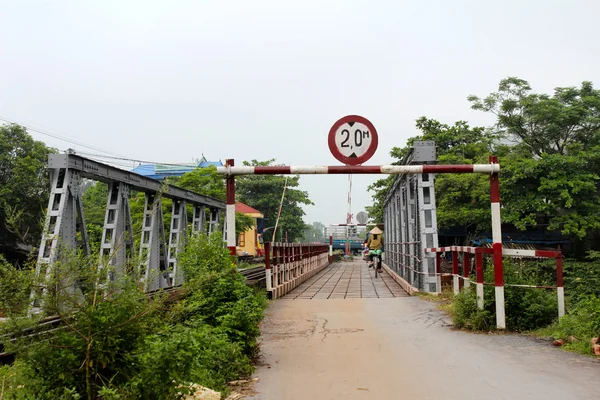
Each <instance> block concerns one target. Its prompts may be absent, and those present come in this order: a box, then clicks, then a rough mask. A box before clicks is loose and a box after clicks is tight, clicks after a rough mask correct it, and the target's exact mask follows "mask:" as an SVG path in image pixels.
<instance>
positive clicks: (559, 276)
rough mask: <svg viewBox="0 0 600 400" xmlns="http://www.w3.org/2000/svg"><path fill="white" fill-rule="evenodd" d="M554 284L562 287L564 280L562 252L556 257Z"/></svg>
mask: <svg viewBox="0 0 600 400" xmlns="http://www.w3.org/2000/svg"><path fill="white" fill-rule="evenodd" d="M556 286H557V287H564V286H565V281H564V280H563V259H562V254H560V255H558V256H557V257H556Z"/></svg>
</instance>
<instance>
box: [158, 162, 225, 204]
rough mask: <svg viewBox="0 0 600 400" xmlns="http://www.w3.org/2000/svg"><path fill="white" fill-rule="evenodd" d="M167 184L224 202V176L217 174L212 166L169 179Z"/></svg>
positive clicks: (215, 168)
mask: <svg viewBox="0 0 600 400" xmlns="http://www.w3.org/2000/svg"><path fill="white" fill-rule="evenodd" d="M169 183H170V184H172V185H175V186H179V187H182V188H184V189H187V190H191V191H192V192H196V193H201V194H203V195H205V196H210V197H213V198H215V199H219V200H223V201H225V176H224V175H220V174H217V167H215V166H212V165H211V166H209V167H207V168H197V169H195V170H193V171H190V172H186V173H185V174H183V176H180V177H172V178H169Z"/></svg>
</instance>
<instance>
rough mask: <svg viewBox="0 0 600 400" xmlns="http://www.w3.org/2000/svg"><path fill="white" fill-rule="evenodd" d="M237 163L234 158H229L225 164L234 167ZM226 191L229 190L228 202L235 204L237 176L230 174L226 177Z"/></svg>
mask: <svg viewBox="0 0 600 400" xmlns="http://www.w3.org/2000/svg"><path fill="white" fill-rule="evenodd" d="M234 164H235V162H234V160H233V159H228V160H225V166H226V167H233V166H234ZM225 185H226V191H227V195H226V201H227V204H235V177H234V176H233V175H232V176H228V177H227V179H226V184H225Z"/></svg>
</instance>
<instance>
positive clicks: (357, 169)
mask: <svg viewBox="0 0 600 400" xmlns="http://www.w3.org/2000/svg"><path fill="white" fill-rule="evenodd" d="M327 173H329V174H380V173H381V167H380V166H379V165H362V166H358V165H357V166H352V165H347V166H329V167H327Z"/></svg>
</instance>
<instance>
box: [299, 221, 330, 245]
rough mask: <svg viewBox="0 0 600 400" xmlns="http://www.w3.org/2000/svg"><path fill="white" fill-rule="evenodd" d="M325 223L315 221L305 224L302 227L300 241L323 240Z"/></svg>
mask: <svg viewBox="0 0 600 400" xmlns="http://www.w3.org/2000/svg"><path fill="white" fill-rule="evenodd" d="M324 229H325V225H323V224H322V223H320V222H318V221H316V222H313V223H312V224H307V225H306V228H305V229H304V235H303V236H302V241H303V242H307V243H312V242H324V241H325V233H324Z"/></svg>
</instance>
